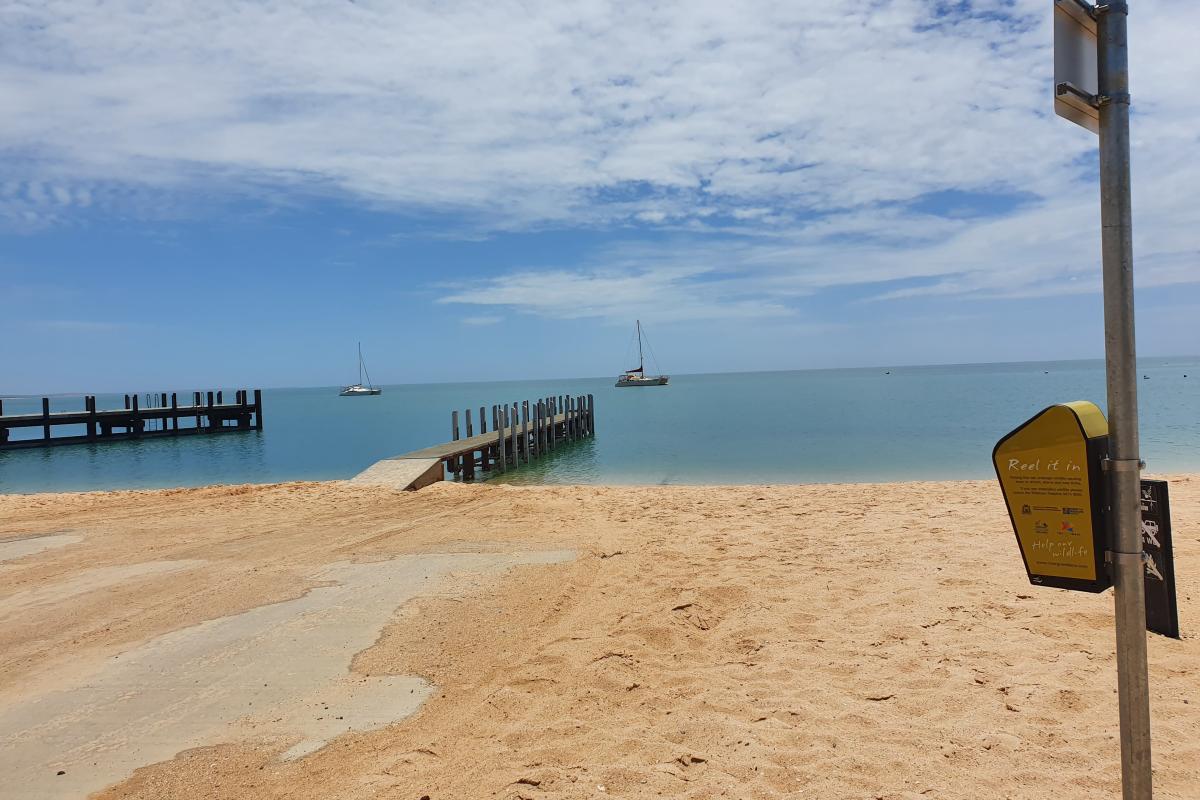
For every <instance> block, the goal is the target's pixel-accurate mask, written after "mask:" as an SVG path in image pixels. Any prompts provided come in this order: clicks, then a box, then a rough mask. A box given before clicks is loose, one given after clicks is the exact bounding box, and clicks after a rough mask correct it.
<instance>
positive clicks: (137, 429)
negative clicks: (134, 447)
mask: <svg viewBox="0 0 1200 800" xmlns="http://www.w3.org/2000/svg"><path fill="white" fill-rule="evenodd" d="M132 410H133V420H132V422H133V426H132V427H131V428H130V429H129V432H130V433H131V434H132V435H134V436H141V435H142V413H141V412H140V411H139V410H138V396H137V395H136V394H135V395H134V396H133V409H132Z"/></svg>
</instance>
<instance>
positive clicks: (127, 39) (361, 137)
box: [0, 0, 1200, 318]
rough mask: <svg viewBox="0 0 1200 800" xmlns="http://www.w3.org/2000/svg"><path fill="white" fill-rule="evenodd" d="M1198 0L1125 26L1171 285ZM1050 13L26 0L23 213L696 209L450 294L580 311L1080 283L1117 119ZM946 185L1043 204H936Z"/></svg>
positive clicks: (1147, 207) (14, 219) (13, 22)
mask: <svg viewBox="0 0 1200 800" xmlns="http://www.w3.org/2000/svg"><path fill="white" fill-rule="evenodd" d="M1190 11H1191V8H1190V4H1189V3H1186V2H1184V0H1147V2H1144V3H1141V4H1139V9H1138V14H1137V15H1135V17H1134V18H1133V19H1131V22H1130V25H1131V30H1132V35H1133V37H1134V40H1135V41H1136V43H1137V45H1136V47H1134V48H1132V49H1131V52H1132V57H1133V59H1134V61H1133V74H1134V81H1135V92H1136V93H1135V96H1134V100H1135V109H1136V115H1135V120H1134V132H1135V142H1134V144H1135V154H1134V159H1135V160H1134V163H1135V185H1136V186H1137V187H1138V195H1137V197H1136V198H1135V209H1136V214H1137V216H1136V220H1135V222H1136V229H1137V231H1138V235H1139V240H1138V257H1139V264H1145V265H1146V271H1145V272H1144V273H1142V276H1143V280H1145V281H1148V282H1150V283H1155V282H1158V283H1170V282H1184V281H1197V280H1200V269H1196V266H1197V260H1196V250H1197V247H1196V240H1195V234H1194V231H1196V230H1198V229H1200V208H1198V207H1197V204H1196V203H1195V202H1194V197H1193V195H1194V187H1195V186H1196V185H1197V184H1198V183H1200V162H1198V161H1197V160H1196V159H1191V158H1185V157H1182V154H1187V153H1191V152H1195V151H1196V150H1197V146H1198V145H1200V141H1198V138H1200V133H1198V132H1200V108H1198V107H1197V106H1196V105H1195V104H1194V103H1193V102H1191V95H1190V93H1189V92H1188V91H1187V90H1188V87H1190V86H1192V85H1194V84H1196V83H1197V82H1200V51H1197V50H1196V49H1195V48H1193V47H1191V44H1190V38H1189V37H1190V36H1191V31H1190V30H1189V29H1188V28H1187V26H1183V25H1179V24H1177V20H1178V19H1180V18H1186V15H1187V14H1188V13H1190ZM1049 22H1050V11H1049V7H1048V5H1047V4H1046V3H1045V2H1042V0H1015V2H1012V3H1009V4H1007V5H1006V6H1005V7H1004V8H999V7H997V6H996V5H995V4H994V3H990V2H989V3H983V2H979V1H978V0H968V2H963V3H955V4H946V3H932V2H922V1H921V0H876V2H872V3H863V2H861V1H860V0H830V2H824V3H817V4H812V3H809V4H787V3H768V2H761V3H751V4H749V5H746V4H740V5H733V4H728V3H719V2H683V0H678V1H677V2H667V3H659V4H649V5H647V4H641V5H638V4H633V5H631V4H620V3H613V2H608V1H607V0H584V2H581V3H572V4H567V5H564V4H553V3H546V4H543V5H540V6H539V5H537V4H534V5H533V6H531V5H529V4H527V3H517V2H507V1H506V0H501V1H500V2H496V3H489V4H482V5H480V4H463V5H453V4H451V5H447V4H444V3H434V2H432V0H418V1H417V2H411V3H403V4H395V3H390V2H382V0H359V2H355V3H346V2H342V1H341V0H336V1H335V0H310V1H309V2H305V3H301V4H296V3H290V2H281V1H280V0H269V1H268V2H263V3H255V4H245V3H241V2H235V0H211V2H206V3H202V4H196V3H191V4H189V3H175V4H156V5H151V6H148V5H147V4H145V3H144V2H142V1H141V0H113V1H112V2H109V3H104V4H90V3H79V2H74V0H42V1H41V2H37V3H32V2H26V3H21V2H18V3H10V4H8V5H7V6H5V7H3V8H0V24H2V25H3V29H4V30H7V31H9V36H8V37H6V40H5V47H4V48H3V50H2V52H0V87H3V88H2V89H0V97H2V98H3V102H4V106H5V108H6V116H5V124H4V126H3V127H2V128H0V148H3V149H4V150H5V152H6V164H5V178H4V181H3V182H2V183H0V219H3V220H5V221H7V224H8V226H9V227H18V228H19V227H39V226H47V225H55V224H62V223H64V222H67V221H69V220H71V219H72V218H74V217H75V216H77V215H81V214H86V213H90V212H91V211H94V210H95V209H96V208H98V207H99V208H104V209H124V210H125V212H126V213H136V214H145V215H154V214H163V213H174V212H175V211H177V210H178V208H179V206H180V205H182V204H186V203H190V204H193V205H194V204H196V203H197V202H210V201H206V200H205V199H204V198H211V197H214V196H217V195H225V194H239V193H240V194H243V195H245V194H250V195H256V196H259V197H264V198H271V199H272V202H278V201H279V200H278V198H280V197H281V196H287V197H289V198H291V200H292V201H296V199H297V198H303V197H306V196H317V195H320V196H336V197H339V198H345V199H349V200H351V201H353V202H355V203H358V204H364V205H369V206H371V207H377V208H383V209H391V210H397V211H413V212H420V213H434V214H439V213H443V212H453V213H455V214H458V215H460V216H461V218H463V219H465V220H467V221H468V223H467V227H468V228H469V230H467V231H465V232H451V233H437V234H436V235H439V236H441V235H445V236H450V237H452V238H462V239H468V240H470V239H482V238H486V237H487V236H488V234H489V232H492V231H497V230H530V229H538V228H543V227H547V226H550V227H577V226H592V227H595V226H600V227H608V228H612V229H620V227H621V226H636V227H638V228H656V229H662V230H665V231H671V232H673V233H674V234H675V235H676V238H675V239H673V240H672V241H671V242H670V244H669V245H664V246H662V247H659V248H654V247H648V248H646V249H644V250H643V251H642V252H640V253H635V254H632V255H628V256H627V257H626V256H622V257H621V258H619V259H617V260H615V261H614V260H613V259H612V258H611V256H612V253H611V252H606V253H597V254H592V255H591V256H589V257H588V258H587V259H586V261H587V263H582V264H580V263H574V264H572V263H563V264H558V265H555V266H554V267H552V268H550V269H536V270H535V269H525V270H516V271H514V272H513V273H512V274H507V275H498V276H496V278H495V279H494V281H492V282H491V283H488V284H484V285H482V286H476V287H463V288H453V289H451V290H450V291H448V292H447V294H446V295H445V297H444V298H443V302H447V303H463V304H472V305H477V306H492V307H511V308H514V309H519V310H521V311H523V312H532V313H538V314H543V315H548V316H556V317H571V316H588V315H592V316H608V317H617V316H628V315H629V314H632V313H637V312H638V311H639V310H641V309H648V308H655V309H658V310H660V311H661V312H662V313H666V314H670V315H673V316H675V317H677V318H706V317H707V318H720V317H740V316H756V315H763V314H766V315H785V314H787V313H788V309H787V302H788V298H789V297H791V296H797V295H800V294H803V293H807V292H812V291H817V290H820V289H821V288H825V287H830V286H838V285H847V284H857V285H867V284H873V283H878V284H880V288H879V291H878V292H877V294H876V296H877V297H879V298H884V299H891V300H898V299H903V298H911V297H914V296H916V295H919V294H925V295H936V294H943V295H945V294H963V295H980V296H983V295H988V296H1011V295H1013V294H1014V293H1017V292H1039V293H1056V292H1066V291H1078V290H1079V287H1081V286H1082V287H1094V286H1095V285H1096V283H1095V280H1094V278H1093V275H1094V269H1095V263H1096V260H1097V258H1098V247H1097V245H1096V238H1097V233H1096V229H1097V224H1096V221H1097V220H1096V218H1097V211H1096V206H1097V203H1096V184H1095V176H1094V169H1093V168H1092V166H1091V165H1092V164H1094V148H1095V145H1096V141H1095V138H1094V137H1093V136H1091V135H1090V134H1087V133H1085V132H1083V131H1081V130H1079V129H1076V128H1074V127H1072V126H1070V125H1068V124H1067V123H1065V122H1063V121H1061V120H1058V119H1056V118H1055V117H1054V116H1053V115H1052V114H1051V113H1050V111H1049V109H1050V91H1049V86H1050V68H1051V53H1050V28H1049ZM950 190H953V191H960V192H967V191H969V192H975V193H979V194H980V195H983V196H988V195H996V196H1004V195H1010V194H1014V193H1020V194H1022V195H1023V196H1025V197H1027V198H1029V202H1027V203H1025V204H1024V205H1022V207H1020V208H1016V209H1006V210H1004V211H1003V212H997V213H976V212H974V211H972V213H970V214H964V213H962V209H961V208H959V207H956V206H953V205H951V206H948V207H947V208H945V209H944V210H943V211H942V212H941V213H936V212H931V211H930V210H929V209H928V208H924V207H922V206H921V205H920V204H919V203H916V201H919V200H920V199H921V198H925V197H930V196H933V195H936V194H937V193H939V192H945V191H950ZM181 198H186V200H183V199H181ZM164 209H166V210H167V211H164ZM731 234H732V235H734V239H733V240H732V242H730V241H725V240H722V241H720V242H718V243H716V244H714V241H715V237H724V236H729V235H731ZM672 251H673V252H672ZM910 279H921V285H920V286H904V287H901V288H896V287H895V286H888V285H887V284H888V283H889V282H891V283H895V282H898V281H904V280H910ZM1018 287H1019V288H1018Z"/></svg>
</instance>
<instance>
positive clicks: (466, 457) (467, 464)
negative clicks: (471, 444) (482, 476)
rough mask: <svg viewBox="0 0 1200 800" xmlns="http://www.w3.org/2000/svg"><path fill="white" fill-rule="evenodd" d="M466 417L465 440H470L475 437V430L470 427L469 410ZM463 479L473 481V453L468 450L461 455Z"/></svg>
mask: <svg viewBox="0 0 1200 800" xmlns="http://www.w3.org/2000/svg"><path fill="white" fill-rule="evenodd" d="M466 415H467V438H468V439H470V438H471V437H473V436H474V435H475V429H474V427H473V426H472V425H471V409H469V408H468V409H467V410H466ZM462 469H463V479H464V480H468V481H473V480H475V451H474V450H468V451H467V452H466V453H464V454H463V458H462Z"/></svg>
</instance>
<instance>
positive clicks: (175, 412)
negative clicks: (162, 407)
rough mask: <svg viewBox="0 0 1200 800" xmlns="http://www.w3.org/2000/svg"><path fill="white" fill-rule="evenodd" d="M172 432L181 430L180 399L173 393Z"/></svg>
mask: <svg viewBox="0 0 1200 800" xmlns="http://www.w3.org/2000/svg"><path fill="white" fill-rule="evenodd" d="M171 430H173V431H177V430H179V397H178V395H176V394H175V392H171Z"/></svg>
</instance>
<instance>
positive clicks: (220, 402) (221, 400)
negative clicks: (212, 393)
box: [217, 389, 225, 405]
mask: <svg viewBox="0 0 1200 800" xmlns="http://www.w3.org/2000/svg"><path fill="white" fill-rule="evenodd" d="M224 402H225V400H224V399H223V397H222V395H221V391H220V390H219V389H218V390H217V405H222V404H223V403H224Z"/></svg>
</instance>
